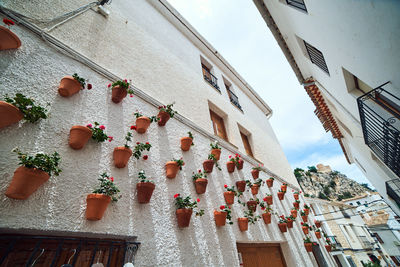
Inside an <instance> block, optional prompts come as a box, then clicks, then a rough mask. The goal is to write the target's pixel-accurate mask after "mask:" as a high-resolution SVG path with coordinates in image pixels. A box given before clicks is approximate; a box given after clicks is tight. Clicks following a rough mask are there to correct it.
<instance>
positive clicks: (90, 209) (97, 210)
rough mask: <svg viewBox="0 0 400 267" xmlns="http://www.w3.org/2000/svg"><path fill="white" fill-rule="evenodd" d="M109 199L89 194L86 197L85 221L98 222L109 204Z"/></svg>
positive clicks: (101, 195)
mask: <svg viewBox="0 0 400 267" xmlns="http://www.w3.org/2000/svg"><path fill="white" fill-rule="evenodd" d="M110 201H111V197H109V196H107V195H104V194H89V195H87V197H86V203H87V205H86V219H87V220H89V221H97V220H100V219H101V218H102V217H103V215H104V212H105V211H106V209H107V207H108V203H110Z"/></svg>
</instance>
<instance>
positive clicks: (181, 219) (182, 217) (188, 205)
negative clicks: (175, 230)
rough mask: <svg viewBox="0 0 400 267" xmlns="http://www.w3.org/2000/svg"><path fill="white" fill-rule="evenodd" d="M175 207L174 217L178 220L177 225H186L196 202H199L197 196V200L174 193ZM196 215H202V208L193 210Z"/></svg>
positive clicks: (195, 206)
mask: <svg viewBox="0 0 400 267" xmlns="http://www.w3.org/2000/svg"><path fill="white" fill-rule="evenodd" d="M174 199H175V207H176V212H175V214H176V219H177V221H178V226H179V227H181V228H183V227H188V226H189V224H190V218H191V217H192V213H193V209H194V208H197V203H198V202H200V199H199V198H198V199H197V201H192V200H191V196H187V197H181V195H180V194H175V195H174ZM195 214H196V216H203V215H204V210H199V211H195Z"/></svg>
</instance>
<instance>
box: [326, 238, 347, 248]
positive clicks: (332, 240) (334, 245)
mask: <svg viewBox="0 0 400 267" xmlns="http://www.w3.org/2000/svg"><path fill="white" fill-rule="evenodd" d="M327 238H328V239H329V240H330V241H331V245H332V249H333V250H341V249H342V248H343V247H342V244H340V243H339V242H338V241H337V240H336V236H335V235H332V236H327Z"/></svg>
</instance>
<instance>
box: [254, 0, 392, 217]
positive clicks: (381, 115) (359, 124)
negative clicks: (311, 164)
mask: <svg viewBox="0 0 400 267" xmlns="http://www.w3.org/2000/svg"><path fill="white" fill-rule="evenodd" d="M254 3H255V4H256V6H257V8H258V9H259V11H260V13H261V15H262V16H263V18H264V20H265V21H266V23H267V25H268V27H269V29H270V30H271V31H272V33H273V35H274V37H275V38H276V40H277V42H278V44H279V45H280V47H281V48H282V51H283V52H284V54H285V56H286V58H287V59H288V62H289V63H290V65H291V67H292V69H293V71H294V72H295V74H296V76H297V78H298V80H299V82H300V83H301V84H303V85H304V88H305V89H306V92H307V93H308V94H309V96H310V98H311V99H312V101H313V102H314V104H315V106H316V110H315V113H316V115H317V116H318V118H319V119H320V120H321V122H322V124H323V126H324V128H325V130H326V131H331V133H332V135H333V137H334V138H336V139H338V141H339V143H340V145H341V147H342V149H343V152H344V153H345V156H346V158H347V161H348V162H349V163H350V164H352V163H355V164H356V165H357V166H358V167H359V168H360V169H361V170H362V172H363V173H364V174H365V176H366V177H367V178H368V180H369V181H370V182H371V184H372V185H373V186H374V187H375V188H376V189H377V190H378V192H379V193H380V194H381V195H382V196H383V198H384V199H385V200H386V201H387V202H388V203H389V205H390V206H391V207H392V209H393V210H394V211H395V212H396V213H397V215H399V214H400V209H399V205H400V191H399V188H400V180H399V176H400V168H399V162H400V160H399V155H400V154H399V150H398V144H399V140H400V139H399V132H400V131H399V129H400V126H399V125H400V124H399V121H400V120H399V119H400V108H399V106H400V98H399V97H400V93H399V92H400V78H399V75H398V74H397V72H398V70H399V69H400V60H399V58H400V57H399V56H398V55H399V53H398V47H399V43H400V31H399V27H398V26H399V25H400V16H399V15H398V14H399V13H400V4H399V2H397V1H379V2H376V1H361V2H360V1H355V0H352V1H345V2H337V1H317V0H279V1H263V0H254ZM355 14H357V15H355ZM373 88H375V89H373ZM361 96H363V97H361Z"/></svg>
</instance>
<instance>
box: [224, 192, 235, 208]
mask: <svg viewBox="0 0 400 267" xmlns="http://www.w3.org/2000/svg"><path fill="white" fill-rule="evenodd" d="M224 198H225V202H226V204H227V205H232V204H233V201H234V199H235V193H234V192H232V191H226V192H224Z"/></svg>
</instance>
